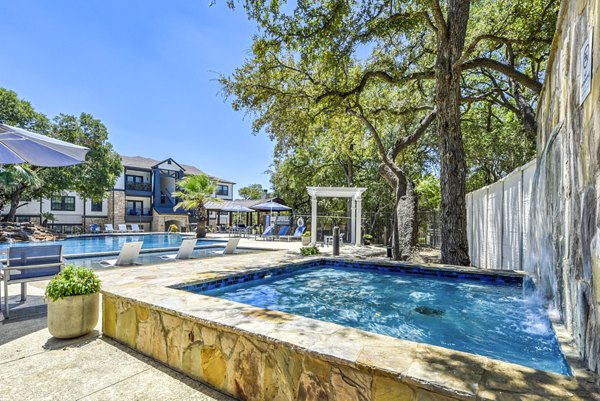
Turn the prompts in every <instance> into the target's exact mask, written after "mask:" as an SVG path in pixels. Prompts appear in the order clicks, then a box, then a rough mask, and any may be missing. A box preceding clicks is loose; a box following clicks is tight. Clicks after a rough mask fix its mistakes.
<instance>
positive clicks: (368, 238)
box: [363, 234, 373, 241]
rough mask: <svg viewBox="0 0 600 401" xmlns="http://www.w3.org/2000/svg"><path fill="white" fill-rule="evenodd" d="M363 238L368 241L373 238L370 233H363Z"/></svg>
mask: <svg viewBox="0 0 600 401" xmlns="http://www.w3.org/2000/svg"><path fill="white" fill-rule="evenodd" d="M363 239H366V240H369V241H370V240H372V239H373V236H372V235H371V234H365V235H363Z"/></svg>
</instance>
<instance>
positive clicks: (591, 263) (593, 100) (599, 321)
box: [530, 0, 600, 372]
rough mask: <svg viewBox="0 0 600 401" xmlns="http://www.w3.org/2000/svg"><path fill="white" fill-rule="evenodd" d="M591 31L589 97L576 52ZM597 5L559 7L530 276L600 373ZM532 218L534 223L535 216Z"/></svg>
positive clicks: (543, 112)
mask: <svg viewBox="0 0 600 401" xmlns="http://www.w3.org/2000/svg"><path fill="white" fill-rule="evenodd" d="M589 32H593V51H592V81H591V82H592V85H591V93H590V94H589V95H588V96H587V98H586V100H585V102H584V103H583V104H581V105H580V68H581V56H580V54H581V50H580V49H581V47H582V45H583V43H584V42H585V40H586V39H587V37H588V33H589ZM598 66H600V1H597V0H563V2H562V4H561V13H560V16H559V23H558V26H557V33H556V35H555V38H554V43H553V47H552V53H551V58H550V63H549V68H548V71H547V75H546V80H545V83H544V89H543V91H542V95H541V97H540V104H539V109H538V125H539V131H538V173H537V174H538V176H537V177H536V180H534V191H535V190H537V195H534V196H536V199H532V204H533V207H532V216H533V217H532V226H531V229H532V233H533V235H534V238H535V240H536V243H535V244H534V245H536V246H535V247H534V249H532V255H533V258H532V260H531V264H530V269H531V270H532V271H533V272H534V273H535V274H536V276H537V277H538V280H539V282H540V287H541V288H542V291H543V292H545V293H546V294H547V295H548V296H552V297H553V298H554V300H555V301H556V304H557V305H558V308H559V310H560V313H561V315H562V317H563V319H564V321H565V324H566V325H567V327H568V329H569V330H570V332H571V333H572V334H573V336H574V338H575V341H576V343H577V345H578V348H579V350H580V353H581V355H582V356H583V357H584V358H585V359H586V361H587V363H588V366H589V368H590V369H593V370H595V371H596V372H598V371H599V370H600V355H599V354H600V311H599V309H600V230H599V227H600V197H599V194H600V71H599V70H598ZM536 213H537V216H536Z"/></svg>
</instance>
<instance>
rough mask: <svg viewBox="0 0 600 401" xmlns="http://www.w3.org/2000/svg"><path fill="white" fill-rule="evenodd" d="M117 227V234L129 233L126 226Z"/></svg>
mask: <svg viewBox="0 0 600 401" xmlns="http://www.w3.org/2000/svg"><path fill="white" fill-rule="evenodd" d="M118 227H119V232H122V233H126V232H127V231H129V230H128V229H127V224H119V226H118Z"/></svg>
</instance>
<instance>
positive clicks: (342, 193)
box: [306, 187, 367, 199]
mask: <svg viewBox="0 0 600 401" xmlns="http://www.w3.org/2000/svg"><path fill="white" fill-rule="evenodd" d="M306 190H307V191H308V194H309V195H310V196H312V197H319V196H322V197H324V198H354V199H358V198H360V197H361V195H362V193H363V192H365V191H366V190H367V188H359V187H351V188H349V187H306Z"/></svg>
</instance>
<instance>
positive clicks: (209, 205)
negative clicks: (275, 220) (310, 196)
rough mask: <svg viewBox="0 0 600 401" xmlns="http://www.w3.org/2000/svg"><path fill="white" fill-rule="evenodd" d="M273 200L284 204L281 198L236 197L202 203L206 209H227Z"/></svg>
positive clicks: (250, 206)
mask: <svg viewBox="0 0 600 401" xmlns="http://www.w3.org/2000/svg"><path fill="white" fill-rule="evenodd" d="M271 200H272V201H274V202H277V203H281V204H284V205H285V203H284V202H283V200H282V199H281V198H267V199H236V200H232V201H223V202H206V204H205V205H204V206H205V207H206V209H208V210H223V209H228V208H230V207H231V206H234V205H241V206H245V207H249V208H252V206H255V205H259V204H261V203H265V202H269V201H271Z"/></svg>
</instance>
